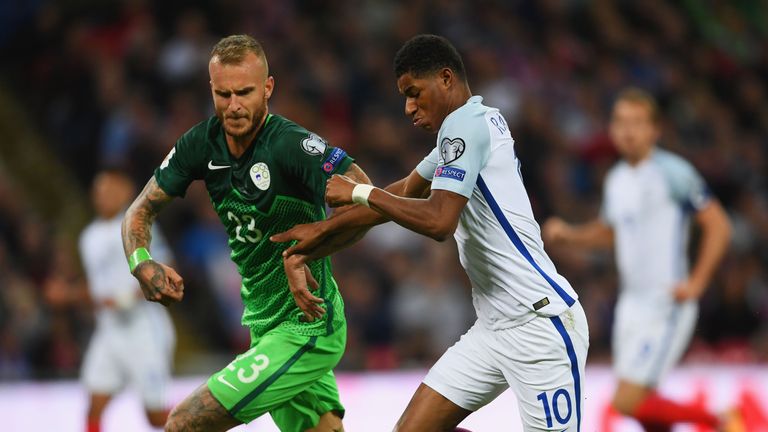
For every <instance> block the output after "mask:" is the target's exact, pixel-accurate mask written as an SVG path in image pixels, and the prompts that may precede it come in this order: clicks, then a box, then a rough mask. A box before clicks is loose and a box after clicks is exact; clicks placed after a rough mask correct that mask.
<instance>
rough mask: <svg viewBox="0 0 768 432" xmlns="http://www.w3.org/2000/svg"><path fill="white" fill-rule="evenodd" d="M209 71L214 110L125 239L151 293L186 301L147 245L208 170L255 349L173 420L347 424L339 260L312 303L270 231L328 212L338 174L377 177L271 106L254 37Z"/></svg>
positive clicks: (270, 84)
mask: <svg viewBox="0 0 768 432" xmlns="http://www.w3.org/2000/svg"><path fill="white" fill-rule="evenodd" d="M208 71H209V74H210V79H211V81H210V84H211V93H212V96H213V103H214V108H215V111H216V115H215V116H213V117H211V118H210V119H208V120H206V121H204V122H202V123H200V124H198V125H196V126H194V127H193V128H192V129H190V130H189V131H188V132H187V133H185V134H184V135H183V136H182V137H181V138H180V139H179V140H178V141H177V143H176V145H175V147H174V148H173V149H172V150H171V152H170V153H169V154H168V156H167V158H166V159H165V161H163V163H162V164H161V165H160V167H159V168H157V169H156V170H155V175H154V176H153V177H152V178H151V179H150V181H149V182H148V183H147V185H146V187H145V188H144V190H143V191H142V192H141V194H140V195H139V197H138V198H137V199H136V201H134V203H133V205H132V206H131V207H130V209H129V210H128V213H127V214H126V218H125V222H124V223H123V243H124V248H125V253H126V256H128V258H129V265H130V268H131V272H132V273H133V275H134V276H135V277H136V278H137V279H138V280H139V281H140V282H141V286H142V289H143V291H144V294H145V297H146V298H147V299H148V300H150V301H159V302H162V303H164V304H168V303H170V302H173V301H179V300H181V298H182V296H183V282H182V279H181V277H180V276H179V275H178V274H177V273H176V272H175V271H174V270H173V269H172V268H170V267H168V266H167V265H164V264H161V263H160V262H159V261H156V260H154V259H152V257H150V256H149V254H148V253H147V251H146V248H147V247H149V243H150V239H151V238H150V235H149V230H150V227H151V226H152V223H153V221H154V219H155V217H156V216H157V214H158V212H159V211H160V210H161V209H162V208H163V207H164V206H165V205H166V204H167V203H168V202H170V201H171V200H172V199H173V197H177V196H179V197H180V196H184V194H185V192H186V190H187V187H188V186H189V184H190V183H191V182H192V181H194V180H203V181H204V182H205V186H206V189H207V190H208V193H209V195H210V198H211V203H212V205H213V206H214V208H215V210H216V212H217V213H218V215H219V218H220V219H221V222H222V223H223V224H224V226H225V228H226V231H227V233H228V235H229V246H230V248H231V249H232V255H231V256H232V260H233V261H234V262H235V264H236V265H237V267H238V270H239V272H240V275H241V276H242V278H243V283H242V288H241V296H242V299H243V303H244V304H245V311H244V313H243V318H242V323H243V325H245V326H247V327H248V328H249V329H250V332H251V348H250V349H249V350H248V351H247V352H245V353H242V354H240V355H238V356H237V358H235V359H234V360H233V361H232V362H231V363H230V364H229V365H228V366H226V367H224V368H223V369H222V370H221V371H219V372H216V373H215V374H213V375H212V376H211V377H210V379H209V380H208V382H207V383H206V384H203V385H202V386H200V387H199V388H198V389H197V390H195V391H194V392H193V393H192V394H191V395H190V396H188V397H187V398H186V399H185V400H184V401H183V402H181V404H179V405H178V406H177V407H176V408H174V410H173V412H172V413H171V415H170V417H169V419H168V422H167V424H166V430H168V431H186V432H189V431H206V432H211V431H221V430H226V429H229V428H231V427H234V426H236V425H238V424H240V423H248V422H250V421H251V420H253V419H255V418H257V417H259V416H261V415H263V414H265V413H267V412H269V413H270V414H271V415H272V418H273V419H274V421H275V423H276V424H277V426H278V427H279V428H280V430H282V431H290V432H299V431H305V430H317V431H339V430H342V422H341V418H342V417H343V414H344V407H343V405H342V404H341V401H340V400H339V393H338V388H337V385H336V378H335V377H334V375H333V371H332V369H333V368H334V367H335V366H336V364H337V363H338V362H339V360H340V359H341V356H342V354H343V353H344V348H345V345H346V321H345V318H344V304H343V301H342V299H341V295H340V294H339V290H338V286H337V285H336V282H335V281H334V279H333V276H332V274H331V263H330V259H323V260H318V261H315V262H314V263H312V264H311V271H312V274H314V275H316V276H317V280H318V281H319V282H315V281H314V280H310V281H309V283H310V284H313V286H315V287H317V297H313V298H312V303H311V307H310V308H309V309H308V311H307V313H306V314H303V313H302V311H301V310H300V309H299V308H298V307H297V306H296V303H295V301H294V299H293V298H292V297H291V291H289V285H288V282H287V280H286V274H285V271H284V265H289V264H288V262H287V261H286V262H285V263H284V262H283V257H282V254H281V252H282V251H283V250H284V249H285V248H286V247H287V246H288V245H286V244H274V243H272V242H270V241H269V240H268V237H269V235H271V234H273V233H277V232H280V231H284V230H287V229H288V228H290V227H292V226H294V225H296V224H300V223H307V222H313V221H319V220H322V219H324V218H325V203H324V200H323V198H324V193H325V183H326V179H327V178H328V177H329V176H330V175H332V174H334V173H346V174H347V175H349V176H350V177H352V178H354V179H356V180H357V181H361V182H367V181H368V178H367V177H366V175H365V173H363V172H362V171H361V170H360V169H359V168H358V167H357V165H355V164H354V163H353V160H352V159H351V158H350V157H348V156H347V155H346V152H344V151H343V150H341V149H338V148H334V147H331V146H330V145H328V144H327V143H326V142H325V141H324V140H323V139H322V138H320V137H318V136H317V135H315V134H313V133H310V132H308V131H307V130H306V129H304V128H302V127H301V126H299V125H297V124H296V123H293V122H291V121H290V120H288V119H286V118H283V117H280V116H278V115H274V114H270V113H269V112H268V101H269V98H270V96H271V94H272V90H273V89H274V78H273V77H272V76H270V75H269V68H268V65H267V59H266V56H265V54H264V51H263V49H262V47H261V45H260V44H259V43H258V42H257V41H256V40H254V39H253V38H251V37H250V36H244V35H238V36H230V37H226V38H224V39H222V40H221V41H219V42H218V43H217V44H216V46H214V48H213V51H212V55H211V59H210V62H209V67H208ZM299 267H300V268H299V271H300V272H301V275H302V277H308V276H310V274H309V273H308V272H307V273H305V272H304V264H303V263H301V264H299ZM305 283H306V281H305ZM319 303H322V304H323V307H321V306H320V304H319Z"/></svg>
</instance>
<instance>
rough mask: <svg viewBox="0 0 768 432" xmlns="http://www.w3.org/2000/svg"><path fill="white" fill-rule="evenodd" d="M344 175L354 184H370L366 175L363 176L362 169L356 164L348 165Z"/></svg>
mask: <svg viewBox="0 0 768 432" xmlns="http://www.w3.org/2000/svg"><path fill="white" fill-rule="evenodd" d="M344 175H345V176H347V177H349V178H350V179H352V180H353V181H354V182H356V183H365V184H371V179H369V178H368V175H366V174H365V171H363V169H362V168H360V166H359V165H357V164H356V163H353V164H352V165H350V166H349V168H348V169H347V171H346V172H345V173H344Z"/></svg>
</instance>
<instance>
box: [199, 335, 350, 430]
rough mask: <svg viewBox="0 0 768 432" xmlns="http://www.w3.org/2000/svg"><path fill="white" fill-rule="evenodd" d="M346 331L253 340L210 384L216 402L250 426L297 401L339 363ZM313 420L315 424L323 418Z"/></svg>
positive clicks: (213, 377) (317, 416) (275, 336)
mask: <svg viewBox="0 0 768 432" xmlns="http://www.w3.org/2000/svg"><path fill="white" fill-rule="evenodd" d="M344 331H345V329H344V328H342V329H340V330H337V331H336V332H335V333H334V334H332V335H330V336H311V337H310V336H302V335H297V334H295V333H292V332H290V331H285V330H282V329H277V330H275V331H272V332H270V333H267V334H266V335H264V336H263V337H261V338H259V339H258V340H256V341H254V343H253V345H252V347H251V349H249V350H248V351H247V352H245V353H243V354H241V355H238V356H237V358H236V359H235V360H234V361H232V362H231V363H230V364H229V365H228V366H227V367H225V368H224V369H222V370H221V371H219V372H217V373H215V374H213V375H212V376H211V377H210V378H209V379H208V387H209V388H210V389H211V393H212V394H213V395H214V397H216V399H217V400H218V401H220V402H221V404H222V405H223V406H224V407H225V408H226V409H227V410H228V411H229V412H230V413H231V414H232V415H233V416H234V417H235V418H237V419H238V420H240V421H241V422H243V423H248V422H250V421H251V420H253V419H255V418H257V417H259V416H261V415H263V414H264V413H266V412H269V411H272V410H275V409H277V408H279V407H281V406H282V405H284V404H286V403H287V402H289V401H290V400H291V399H293V398H294V397H296V396H298V395H299V394H301V393H302V392H304V391H305V390H307V389H308V388H310V387H311V386H312V385H313V384H314V383H315V382H317V381H318V380H320V379H321V378H322V377H323V376H325V375H326V374H327V373H328V372H329V371H330V370H332V369H333V367H335V366H336V364H337V363H338V362H339V360H340V359H341V356H342V354H343V353H344V345H345V343H346V334H345V333H344ZM317 414H322V413H316V414H315V416H314V417H313V418H312V419H310V420H309V421H315V422H316V421H317V419H318V418H319V415H317Z"/></svg>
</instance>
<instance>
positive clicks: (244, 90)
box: [235, 86, 256, 95]
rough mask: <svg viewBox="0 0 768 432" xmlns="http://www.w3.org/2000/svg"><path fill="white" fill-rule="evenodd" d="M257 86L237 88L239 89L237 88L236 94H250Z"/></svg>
mask: <svg viewBox="0 0 768 432" xmlns="http://www.w3.org/2000/svg"><path fill="white" fill-rule="evenodd" d="M255 88H256V87H254V86H248V87H244V88H241V89H237V90H235V94H236V95H244V94H248V93H250V92H252V91H253V89H255Z"/></svg>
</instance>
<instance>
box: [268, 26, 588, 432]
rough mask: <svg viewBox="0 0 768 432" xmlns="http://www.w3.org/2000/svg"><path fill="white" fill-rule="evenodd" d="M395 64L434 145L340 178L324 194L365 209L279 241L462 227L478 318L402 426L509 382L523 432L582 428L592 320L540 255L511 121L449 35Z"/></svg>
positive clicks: (484, 397) (460, 240)
mask: <svg viewBox="0 0 768 432" xmlns="http://www.w3.org/2000/svg"><path fill="white" fill-rule="evenodd" d="M395 73H396V75H397V85H398V89H399V91H400V92H401V93H402V94H403V95H404V96H405V98H406V102H405V114H406V115H407V116H408V117H409V118H411V119H412V121H413V124H414V126H417V127H420V128H423V129H425V130H427V131H428V132H432V133H435V132H437V145H436V148H435V149H434V150H432V152H431V153H429V155H428V156H427V157H426V158H425V159H424V160H423V161H422V162H421V163H420V164H419V165H418V166H417V167H416V169H415V170H414V171H413V172H412V173H411V174H410V175H409V176H408V177H407V178H405V179H402V180H400V181H398V182H396V183H394V184H393V185H390V186H389V187H387V188H386V190H385V189H379V188H375V187H373V186H371V185H363V184H356V183H355V182H353V181H351V180H350V179H349V178H346V177H343V176H338V175H336V176H333V177H332V178H331V179H330V180H329V182H328V185H327V189H326V201H327V202H328V203H329V204H330V205H331V206H341V205H348V204H352V203H356V204H360V206H359V207H358V208H357V209H355V208H353V209H350V210H347V211H343V212H341V214H339V215H338V216H334V217H332V218H331V219H329V220H328V221H325V222H320V223H316V224H310V225H303V226H297V227H296V228H294V229H293V230H291V231H289V232H287V233H286V234H285V235H283V234H281V235H278V236H273V240H276V241H285V240H286V239H298V240H301V242H300V243H299V245H298V246H295V247H294V248H291V249H289V250H288V251H286V253H287V254H288V255H290V254H292V253H294V252H296V251H297V250H302V249H304V250H306V248H310V247H313V246H314V245H318V244H320V247H321V248H323V247H325V248H327V247H329V246H328V245H329V244H333V241H332V239H325V237H326V236H327V234H328V233H333V232H338V233H343V232H345V231H346V232H350V230H354V229H355V228H362V229H365V228H367V227H369V226H371V225H374V224H376V223H381V222H384V221H386V220H392V221H394V222H396V223H398V224H400V225H402V226H404V227H406V228H408V229H410V230H413V231H415V232H418V233H421V234H424V235H426V236H429V237H432V238H434V239H436V240H438V241H443V240H445V239H446V238H447V237H448V236H449V235H451V234H454V237H455V239H456V243H457V245H458V249H459V258H460V261H461V264H462V266H463V267H464V268H465V270H466V272H467V274H468V276H469V279H470V281H471V282H472V298H473V302H474V305H475V310H476V312H477V315H478V320H477V322H476V323H475V324H474V325H473V326H472V328H471V329H469V331H468V332H467V333H466V334H464V335H463V336H462V337H461V340H459V342H457V343H456V344H455V345H454V346H452V347H451V348H449V349H448V350H447V351H446V353H445V354H444V355H443V356H442V357H441V358H440V359H439V360H438V361H437V363H436V364H435V365H434V366H433V367H432V369H431V370H430V371H429V373H428V375H427V376H426V377H425V379H424V382H423V383H422V384H421V385H420V386H419V388H418V389H417V391H416V393H415V394H414V396H413V398H412V399H411V402H410V403H409V405H408V407H407V408H406V410H405V412H404V413H403V415H402V417H401V418H400V420H399V422H398V423H397V426H396V428H395V429H396V430H397V431H400V432H405V431H418V432H425V431H452V430H454V428H455V427H456V426H457V425H458V424H459V423H460V422H461V421H462V420H463V419H464V418H465V417H466V416H468V415H469V414H471V413H472V412H473V411H475V410H477V409H479V408H481V407H482V406H484V405H486V404H488V403H489V402H491V401H492V400H493V399H494V398H496V397H497V396H498V395H499V394H501V393H502V392H503V391H505V390H506V389H507V388H512V390H513V391H514V392H515V395H516V396H517V400H518V407H519V411H520V415H521V417H522V421H523V425H524V429H525V430H526V431H565V430H568V431H574V432H577V431H580V425H581V416H582V409H581V407H582V400H583V397H584V379H583V377H584V365H585V361H586V356H587V347H588V343H589V342H588V330H587V321H586V317H585V316H584V311H583V310H582V308H581V306H580V305H579V302H578V300H577V298H578V296H577V295H576V293H575V292H574V290H573V288H572V287H571V286H570V284H569V283H568V281H567V280H565V278H563V277H562V276H561V275H559V274H558V273H557V270H556V269H555V267H554V265H553V264H552V261H551V260H550V259H549V257H548V256H547V254H546V253H545V252H544V248H543V246H542V241H541V237H540V234H539V226H538V224H537V223H536V221H535V220H534V218H533V214H532V211H531V205H530V202H529V200H528V196H527V194H526V192H525V187H524V186H523V182H522V179H521V177H520V173H519V169H520V161H519V160H518V159H517V157H516V155H515V150H514V140H513V139H512V137H511V135H510V131H509V128H508V126H507V122H506V121H505V120H504V118H503V116H502V115H501V113H499V110H498V109H496V108H491V107H488V106H485V105H483V103H482V100H483V98H482V97H480V96H472V93H471V92H470V90H469V85H468V84H467V81H466V76H465V72H464V65H463V63H462V60H461V57H460V56H459V54H458V52H457V51H456V49H455V48H454V47H453V46H452V45H451V44H450V42H448V41H447V40H446V39H444V38H442V37H439V36H433V35H420V36H417V37H415V38H413V39H411V40H410V41H408V42H406V44H405V45H404V46H403V47H402V48H401V49H400V50H399V51H398V53H397V55H396V57H395ZM366 207H370V209H371V210H375V212H372V211H371V210H369V209H367V208H366ZM320 238H324V240H323V241H322V242H320V241H319V239H320ZM321 243H322V244H321ZM313 254H315V255H316V254H319V252H312V253H310V255H313ZM293 256H294V257H295V256H298V255H293ZM296 268H297V269H301V268H303V267H299V266H298V265H297V266H296ZM293 280H294V281H296V282H297V283H300V284H303V283H304V280H305V279H304V277H303V275H298V276H296V277H294V278H293ZM509 421H510V422H512V421H513V419H509Z"/></svg>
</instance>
